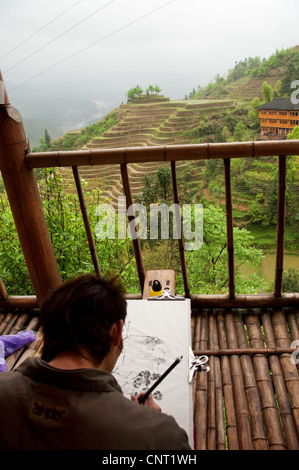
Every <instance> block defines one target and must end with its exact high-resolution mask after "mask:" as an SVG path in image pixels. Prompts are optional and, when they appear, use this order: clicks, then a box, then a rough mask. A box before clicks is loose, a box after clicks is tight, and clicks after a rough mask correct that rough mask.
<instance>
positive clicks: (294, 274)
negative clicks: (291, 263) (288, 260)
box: [282, 267, 299, 292]
mask: <svg viewBox="0 0 299 470" xmlns="http://www.w3.org/2000/svg"><path fill="white" fill-rule="evenodd" d="M282 291H283V292H299V271H298V269H296V268H293V267H290V268H288V271H287V272H284V273H283V275H282Z"/></svg>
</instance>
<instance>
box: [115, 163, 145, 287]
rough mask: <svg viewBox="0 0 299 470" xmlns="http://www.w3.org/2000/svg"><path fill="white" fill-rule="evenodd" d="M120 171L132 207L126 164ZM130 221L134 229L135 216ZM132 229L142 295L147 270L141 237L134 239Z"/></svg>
mask: <svg viewBox="0 0 299 470" xmlns="http://www.w3.org/2000/svg"><path fill="white" fill-rule="evenodd" d="M120 171H121V177H122V182H123V188H124V192H125V196H126V201H127V207H131V206H132V205H133V200H132V194H131V188H130V181H129V175H128V168H127V164H126V163H121V165H120ZM128 220H129V222H130V223H131V222H132V223H133V224H134V227H135V226H136V222H135V216H133V215H128ZM130 228H131V232H132V243H133V247H134V253H135V260H136V266H137V272H138V277H139V283H140V290H141V293H143V289H144V280H145V269H144V264H143V258H142V252H141V246H140V239H139V236H138V237H137V238H133V235H134V233H133V232H134V230H133V228H132V225H130Z"/></svg>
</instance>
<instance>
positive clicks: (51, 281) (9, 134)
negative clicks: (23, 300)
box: [0, 73, 61, 304]
mask: <svg viewBox="0 0 299 470" xmlns="http://www.w3.org/2000/svg"><path fill="white" fill-rule="evenodd" d="M1 82H2V83H3V79H2V75H1V73H0V83H1ZM2 87H3V85H2ZM4 97H5V98H4V100H3V101H4V102H2V103H1V102H0V170H1V173H2V177H3V181H4V184H5V188H6V191H7V196H8V199H9V203H10V207H11V211H12V214H13V217H14V221H15V225H16V229H17V232H18V236H19V240H20V244H21V248H22V251H23V254H24V258H25V261H26V264H27V268H28V272H29V276H30V279H31V282H32V285H33V288H34V290H35V293H36V296H37V299H38V302H39V304H41V302H42V301H43V299H44V298H45V297H46V296H47V294H48V292H49V290H50V289H53V288H55V287H56V286H57V285H58V284H60V283H61V277H60V273H59V270H58V266H57V262H56V259H55V256H54V252H53V247H52V245H51V241H50V236H49V232H48V228H47V225H46V221H45V218H44V214H43V210H42V204H41V200H40V196H39V192H38V187H37V183H36V179H35V175H34V171H33V170H32V169H27V168H26V166H25V159H26V155H27V153H28V151H29V149H28V144H27V142H26V136H25V131H24V127H23V122H22V118H21V115H20V113H19V112H18V111H17V110H16V109H15V108H14V107H12V106H10V103H9V101H8V97H7V93H6V92H5V93H4Z"/></svg>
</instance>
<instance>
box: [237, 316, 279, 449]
mask: <svg viewBox="0 0 299 470" xmlns="http://www.w3.org/2000/svg"><path fill="white" fill-rule="evenodd" d="M245 322H246V326H247V331H248V338H249V342H250V345H251V346H252V347H256V348H261V347H263V346H264V341H263V337H262V332H261V325H260V321H259V317H258V315H257V314H256V313H254V312H252V313H249V314H248V315H246V316H245ZM253 366H254V371H255V377H256V382H257V386H258V390H259V395H260V400H261V406H262V411H263V417H264V423H265V429H266V433H267V438H268V443H269V449H270V450H285V449H287V446H286V442H285V439H284V435H283V432H282V428H281V423H280V416H279V413H278V410H277V405H276V400H275V394H274V389H273V384H272V379H271V376H270V371H269V364H268V360H267V358H266V357H265V356H264V355H255V356H254V357H253Z"/></svg>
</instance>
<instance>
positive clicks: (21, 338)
mask: <svg viewBox="0 0 299 470" xmlns="http://www.w3.org/2000/svg"><path fill="white" fill-rule="evenodd" d="M34 340H35V333H34V331H32V330H24V331H20V332H19V333H17V334H16V335H2V336H0V372H6V371H7V366H6V362H5V358H6V357H7V356H9V355H10V354H12V353H13V352H14V351H17V350H18V349H20V348H21V347H22V346H25V344H27V343H32V341H34Z"/></svg>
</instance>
